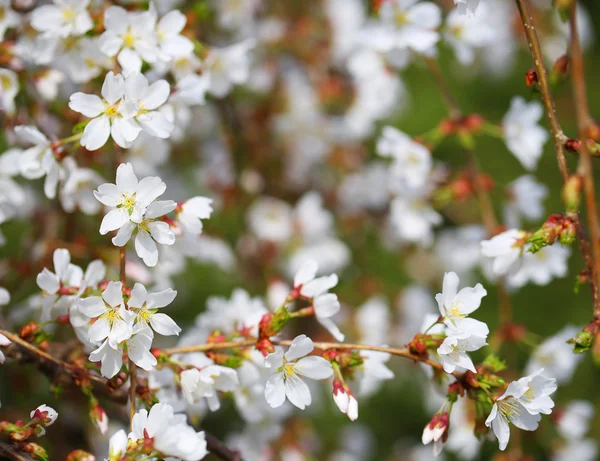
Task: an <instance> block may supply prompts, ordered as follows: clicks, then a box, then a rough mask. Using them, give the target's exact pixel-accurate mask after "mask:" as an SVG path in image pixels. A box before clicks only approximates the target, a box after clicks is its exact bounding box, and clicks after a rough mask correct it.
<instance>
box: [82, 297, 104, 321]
mask: <svg viewBox="0 0 600 461" xmlns="http://www.w3.org/2000/svg"><path fill="white" fill-rule="evenodd" d="M77 307H78V308H79V311H80V312H81V313H82V314H83V315H86V316H88V317H90V318H95V317H99V316H100V315H102V314H103V313H104V312H106V304H104V301H103V300H102V298H100V296H90V297H89V298H83V299H80V300H79V301H78V302H77Z"/></svg>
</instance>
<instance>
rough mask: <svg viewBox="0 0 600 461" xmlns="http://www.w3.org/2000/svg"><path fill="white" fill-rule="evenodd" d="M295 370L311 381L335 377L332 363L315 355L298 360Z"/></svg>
mask: <svg viewBox="0 0 600 461" xmlns="http://www.w3.org/2000/svg"><path fill="white" fill-rule="evenodd" d="M295 368H296V370H297V371H298V372H299V373H300V374H301V375H303V376H306V377H307V378H310V379H326V378H329V377H330V376H331V375H333V368H331V363H329V362H328V361H327V360H325V359H324V358H323V357H317V356H314V355H312V356H310V357H304V358H301V359H300V360H298V362H297V363H296V365H295Z"/></svg>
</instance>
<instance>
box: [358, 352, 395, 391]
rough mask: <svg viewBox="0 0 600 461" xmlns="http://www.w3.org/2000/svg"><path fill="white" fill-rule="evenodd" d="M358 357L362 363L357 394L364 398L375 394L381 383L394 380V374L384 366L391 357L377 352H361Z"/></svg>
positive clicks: (385, 353)
mask: <svg viewBox="0 0 600 461" xmlns="http://www.w3.org/2000/svg"><path fill="white" fill-rule="evenodd" d="M360 356H361V357H362V358H363V359H364V361H363V366H362V368H361V374H360V375H359V389H358V394H359V395H360V396H361V397H362V396H364V397H366V396H370V395H372V394H374V393H375V392H377V390H379V388H380V387H381V383H382V381H387V380H389V379H393V378H394V372H393V371H392V370H390V369H389V368H388V367H387V365H386V363H387V362H388V361H389V360H390V358H391V357H392V356H391V354H388V353H387V352H377V351H361V352H360Z"/></svg>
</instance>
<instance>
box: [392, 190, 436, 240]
mask: <svg viewBox="0 0 600 461" xmlns="http://www.w3.org/2000/svg"><path fill="white" fill-rule="evenodd" d="M390 221H391V222H392V224H393V227H394V230H395V231H396V233H397V234H398V237H399V238H400V239H401V240H402V241H406V242H409V243H418V244H420V245H424V246H428V245H430V244H431V242H432V241H433V230H432V228H433V227H434V226H438V225H440V224H441V223H442V217H441V216H440V214H439V213H437V212H436V211H435V210H434V209H433V208H432V207H431V205H429V204H428V203H426V202H425V201H424V200H423V199H421V198H416V199H409V198H405V197H396V198H394V199H393V200H392V203H391V209H390Z"/></svg>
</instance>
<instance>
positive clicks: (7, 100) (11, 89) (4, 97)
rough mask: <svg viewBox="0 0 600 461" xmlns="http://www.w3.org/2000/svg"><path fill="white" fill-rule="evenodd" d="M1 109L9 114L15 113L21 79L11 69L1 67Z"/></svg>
mask: <svg viewBox="0 0 600 461" xmlns="http://www.w3.org/2000/svg"><path fill="white" fill-rule="evenodd" d="M0 90H2V91H1V92H0V109H2V110H3V111H5V112H6V113H7V114H9V115H12V114H14V113H15V96H16V95H17V93H18V92H19V79H18V78H17V74H15V73H14V72H13V71H12V70H10V69H4V68H0Z"/></svg>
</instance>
